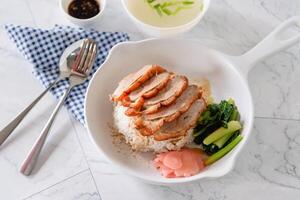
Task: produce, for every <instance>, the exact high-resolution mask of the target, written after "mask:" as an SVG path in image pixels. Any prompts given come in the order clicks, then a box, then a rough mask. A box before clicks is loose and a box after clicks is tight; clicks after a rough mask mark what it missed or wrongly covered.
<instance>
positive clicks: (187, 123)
mask: <svg viewBox="0 0 300 200" xmlns="http://www.w3.org/2000/svg"><path fill="white" fill-rule="evenodd" d="M205 108H206V103H205V101H204V100H203V99H198V100H196V101H195V102H194V103H193V104H192V106H191V107H190V108H189V110H188V111H187V112H185V113H183V114H182V115H180V117H178V118H177V119H176V120H174V121H172V122H169V123H164V125H163V126H162V127H161V128H160V129H159V131H158V132H156V133H155V134H154V139H155V140H158V141H162V140H168V139H171V138H177V137H180V136H184V135H185V134H186V133H187V131H188V130H189V129H190V128H192V127H194V126H195V124H196V122H197V119H198V118H199V116H200V114H201V113H202V112H203V111H204V109H205Z"/></svg>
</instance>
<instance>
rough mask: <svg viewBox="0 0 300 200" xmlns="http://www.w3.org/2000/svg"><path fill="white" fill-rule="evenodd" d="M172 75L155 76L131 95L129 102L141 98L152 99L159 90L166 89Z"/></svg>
mask: <svg viewBox="0 0 300 200" xmlns="http://www.w3.org/2000/svg"><path fill="white" fill-rule="evenodd" d="M170 77H171V74H170V73H169V72H163V73H160V74H157V75H156V76H153V77H152V78H151V79H149V80H148V81H147V82H145V83H144V84H143V85H141V87H140V88H139V89H137V90H135V91H133V92H131V93H130V94H129V96H128V97H129V100H130V101H135V100H137V99H138V98H140V97H144V98H151V97H153V96H155V95H156V94H157V93H158V92H159V90H161V89H162V88H164V87H165V86H166V85H167V83H168V81H169V80H170Z"/></svg>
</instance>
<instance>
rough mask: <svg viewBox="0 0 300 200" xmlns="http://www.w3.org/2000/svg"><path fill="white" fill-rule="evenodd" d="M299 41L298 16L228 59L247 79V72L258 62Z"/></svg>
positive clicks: (299, 27)
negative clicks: (245, 50)
mask: <svg viewBox="0 0 300 200" xmlns="http://www.w3.org/2000/svg"><path fill="white" fill-rule="evenodd" d="M299 41H300V16H295V17H292V18H290V19H288V20H286V21H284V22H283V23H282V24H280V25H279V26H278V27H277V28H275V30H273V32H271V33H270V34H269V35H268V36H266V37H265V38H264V39H263V40H262V41H261V42H260V43H258V44H257V45H256V46H255V47H253V48H252V49H250V50H249V51H248V52H246V53H245V54H243V55H241V56H230V57H229V59H230V60H231V61H232V62H233V64H234V65H235V66H237V67H238V68H239V69H240V70H241V72H242V74H243V75H244V76H245V77H246V78H247V76H248V72H249V71H250V70H251V68H252V67H253V66H254V65H255V64H256V63H257V62H259V61H261V60H263V59H264V58H266V57H269V56H271V55H273V54H275V53H277V52H279V51H282V50H283V49H286V48H288V47H290V46H292V45H294V44H296V43H297V42H299Z"/></svg>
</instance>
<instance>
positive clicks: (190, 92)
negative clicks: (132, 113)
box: [135, 85, 201, 135]
mask: <svg viewBox="0 0 300 200" xmlns="http://www.w3.org/2000/svg"><path fill="white" fill-rule="evenodd" d="M200 97H201V92H200V88H199V87H198V86H196V85H190V86H188V87H187V89H186V90H185V91H184V92H183V93H182V94H181V96H179V97H178V98H177V99H176V101H175V102H174V103H173V104H171V105H169V106H166V107H162V108H161V109H159V111H158V112H156V113H154V114H148V115H141V116H138V117H136V118H135V125H136V127H137V128H139V129H140V130H141V132H142V134H144V135H151V134H154V133H155V132H156V131H157V130H159V129H160V128H161V127H162V126H163V124H164V123H165V122H171V121H173V120H175V119H176V118H178V117H179V116H180V115H181V114H182V113H184V112H186V111H187V110H188V109H189V108H190V106H191V105H192V104H193V102H194V101H196V100H197V99H199V98H200Z"/></svg>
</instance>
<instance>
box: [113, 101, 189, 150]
mask: <svg viewBox="0 0 300 200" xmlns="http://www.w3.org/2000/svg"><path fill="white" fill-rule="evenodd" d="M126 109H127V108H125V107H123V106H121V105H116V106H115V107H114V111H113V116H114V124H115V127H116V128H117V129H118V131H119V132H120V133H121V134H123V135H124V137H125V140H126V142H127V143H128V144H130V145H131V147H132V149H134V150H137V151H142V152H147V151H154V152H165V151H170V150H179V149H181V148H182V147H183V146H184V145H186V144H189V143H191V142H192V140H193V136H192V129H190V130H189V131H188V132H187V134H186V136H182V137H180V138H176V139H170V140H165V141H156V140H154V138H153V136H142V135H141V134H140V133H139V131H138V130H137V129H136V128H135V126H134V122H133V118H132V117H128V116H126V115H125V110H126Z"/></svg>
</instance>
